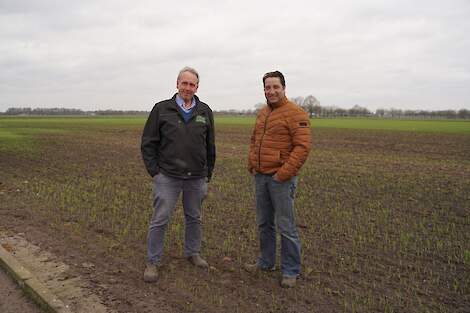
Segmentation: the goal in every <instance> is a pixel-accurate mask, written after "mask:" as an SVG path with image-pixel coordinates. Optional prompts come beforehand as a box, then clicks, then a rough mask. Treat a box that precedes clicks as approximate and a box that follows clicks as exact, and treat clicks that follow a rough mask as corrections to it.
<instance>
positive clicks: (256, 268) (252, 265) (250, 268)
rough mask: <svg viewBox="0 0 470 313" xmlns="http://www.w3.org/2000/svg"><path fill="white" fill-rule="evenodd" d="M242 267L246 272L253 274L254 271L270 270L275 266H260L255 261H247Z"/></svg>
mask: <svg viewBox="0 0 470 313" xmlns="http://www.w3.org/2000/svg"><path fill="white" fill-rule="evenodd" d="M243 269H244V270H245V271H247V272H248V273H252V274H254V273H258V272H261V271H263V272H272V271H274V270H275V267H274V266H273V267H266V268H265V267H261V266H259V264H258V262H256V263H247V264H245V265H243Z"/></svg>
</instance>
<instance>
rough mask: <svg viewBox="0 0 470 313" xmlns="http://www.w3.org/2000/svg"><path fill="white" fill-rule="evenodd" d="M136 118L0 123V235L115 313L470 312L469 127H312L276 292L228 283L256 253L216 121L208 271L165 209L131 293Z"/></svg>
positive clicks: (223, 121) (245, 136) (237, 165)
mask: <svg viewBox="0 0 470 313" xmlns="http://www.w3.org/2000/svg"><path fill="white" fill-rule="evenodd" d="M145 120H146V117H142V116H141V117H82V118H77V117H38V118H31V117H15V118H12V117H8V118H7V117H0V231H7V232H12V233H18V232H21V233H24V234H25V236H26V237H27V238H28V240H30V241H32V242H34V243H36V244H38V245H40V246H41V247H43V248H44V249H48V250H51V251H52V252H54V253H55V254H57V255H59V256H60V257H61V258H62V260H63V261H64V262H65V263H68V264H70V265H71V267H72V269H71V271H72V272H73V273H72V274H71V276H72V277H73V275H80V276H82V277H85V278H86V279H88V280H89V281H91V282H92V283H93V285H94V286H95V290H94V292H95V293H96V294H98V295H99V296H100V297H101V299H102V301H103V303H104V304H105V305H107V306H108V307H109V308H112V309H114V310H117V311H119V312H227V313H229V312H279V313H285V312H291V313H293V312H297V313H304V312H305V313H306V312H309V313H311V312H389V313H391V312H416V313H418V312H419V313H421V312H449V313H451V312H452V313H454V312H460V313H463V312H470V122H469V121H405V120H378V119H362V120H361V119H331V120H328V119H318V120H317V119H313V120H312V133H313V149H312V151H311V154H310V156H309V159H308V160H307V162H306V164H305V165H304V167H303V169H302V171H301V173H300V175H299V184H298V189H297V192H296V201H295V206H296V216H297V220H296V222H297V225H298V227H299V231H300V236H301V240H302V266H303V268H302V275H301V277H300V279H299V281H298V286H297V287H296V288H295V289H292V290H285V289H282V288H280V287H279V276H280V273H279V271H274V272H269V273H259V274H255V275H253V274H249V273H247V272H245V271H244V270H243V269H242V265H243V264H244V263H246V262H252V261H254V260H255V259H256V256H257V253H258V241H257V229H256V223H255V209H254V205H255V202H254V183H253V178H252V177H251V176H250V175H249V173H248V172H247V170H246V163H247V161H246V158H247V151H248V144H249V139H250V134H251V129H252V126H253V123H254V119H253V118H243V117H216V144H217V161H216V167H215V171H214V177H213V180H212V182H211V183H210V186H209V190H210V195H209V197H208V199H206V200H205V203H204V209H203V212H202V213H203V214H202V221H203V248H202V255H203V256H204V257H205V258H206V259H207V260H208V262H209V263H210V265H211V268H210V270H209V271H201V270H198V269H195V268H194V267H192V266H191V265H190V264H189V263H188V262H187V261H186V260H185V259H184V258H183V255H182V252H183V235H184V223H183V214H182V209H181V204H178V206H177V208H176V209H175V211H174V214H173V217H172V221H171V223H170V225H169V228H168V231H167V238H166V246H165V256H164V259H163V268H162V271H161V277H160V279H159V281H158V282H157V283H156V284H145V283H144V282H143V281H142V273H143V269H144V264H145V253H146V236H147V227H148V222H149V219H150V216H151V213H152V207H151V205H152V195H151V193H152V181H151V178H150V177H149V176H148V174H147V173H146V171H145V169H144V165H143V162H142V160H141V156H140V137H141V133H142V129H143V125H144V123H145ZM83 263H91V264H93V267H92V270H90V267H89V266H88V267H83V266H81V264H83Z"/></svg>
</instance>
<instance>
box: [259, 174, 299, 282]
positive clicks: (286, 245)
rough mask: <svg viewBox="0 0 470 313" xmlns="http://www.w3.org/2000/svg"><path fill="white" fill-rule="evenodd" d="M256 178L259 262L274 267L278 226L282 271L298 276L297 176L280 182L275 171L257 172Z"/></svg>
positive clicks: (289, 275)
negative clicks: (295, 211) (274, 174)
mask: <svg viewBox="0 0 470 313" xmlns="http://www.w3.org/2000/svg"><path fill="white" fill-rule="evenodd" d="M255 182H256V222H257V224H258V231H259V240H260V250H261V254H260V257H259V259H258V265H259V266H260V267H262V268H264V269H268V268H274V266H275V264H276V228H277V230H278V231H279V233H280V235H281V272H282V275H283V276H288V277H295V276H297V275H299V273H300V238H299V234H298V232H297V226H296V224H295V216H294V215H295V214H294V194H295V189H296V187H297V177H292V178H291V179H289V180H288V181H285V182H282V183H280V182H277V181H275V180H273V178H272V176H271V175H264V174H260V173H257V174H256V175H255Z"/></svg>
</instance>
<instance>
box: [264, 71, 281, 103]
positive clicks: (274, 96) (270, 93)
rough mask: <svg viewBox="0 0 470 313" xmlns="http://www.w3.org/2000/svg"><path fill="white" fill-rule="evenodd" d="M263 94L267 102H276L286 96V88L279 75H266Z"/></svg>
mask: <svg viewBox="0 0 470 313" xmlns="http://www.w3.org/2000/svg"><path fill="white" fill-rule="evenodd" d="M264 95H265V96H266V100H267V101H268V103H269V104H278V103H279V102H281V100H282V99H284V97H285V96H286V89H285V88H284V87H283V86H282V84H281V80H280V79H279V77H268V78H266V79H265V81H264Z"/></svg>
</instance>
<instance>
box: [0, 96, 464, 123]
mask: <svg viewBox="0 0 470 313" xmlns="http://www.w3.org/2000/svg"><path fill="white" fill-rule="evenodd" d="M290 100H291V101H293V102H295V103H296V104H298V105H299V106H301V107H302V108H303V109H304V110H305V111H306V112H307V113H308V114H309V115H310V117H311V118H315V117H324V118H335V117H378V118H411V119H470V110H467V109H460V110H438V111H427V110H402V109H394V108H390V109H382V108H381V109H377V110H375V111H374V112H372V111H370V110H369V109H367V108H365V107H362V106H359V105H354V106H353V107H352V108H350V109H343V108H339V107H335V106H321V105H320V101H318V99H317V98H315V97H314V96H312V95H309V96H307V97H305V98H304V97H296V98H291V99H290ZM264 105H265V103H258V104H256V105H255V106H254V109H248V110H233V109H231V110H215V111H214V113H215V114H220V115H223V114H227V115H255V114H256V113H257V112H258V111H259V110H260V109H261V108H262V107H263V106H264ZM0 114H2V115H148V114H149V111H136V110H95V111H83V110H80V109H68V108H35V109H32V108H29V107H27V108H9V109H7V110H6V112H5V113H1V112H0Z"/></svg>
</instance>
